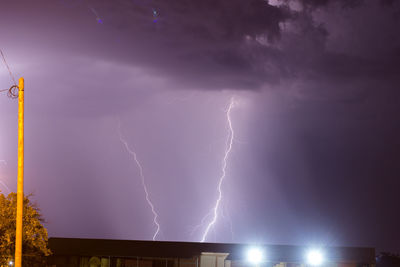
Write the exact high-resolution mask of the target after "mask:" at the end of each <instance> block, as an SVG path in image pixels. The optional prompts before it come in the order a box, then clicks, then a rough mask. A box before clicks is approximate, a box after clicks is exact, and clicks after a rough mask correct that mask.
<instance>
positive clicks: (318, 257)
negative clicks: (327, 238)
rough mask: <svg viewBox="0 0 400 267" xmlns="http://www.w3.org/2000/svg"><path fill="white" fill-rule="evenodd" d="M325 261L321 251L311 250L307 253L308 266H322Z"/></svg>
mask: <svg viewBox="0 0 400 267" xmlns="http://www.w3.org/2000/svg"><path fill="white" fill-rule="evenodd" d="M323 261H324V257H323V255H322V253H321V251H319V250H310V251H309V252H308V253H307V262H308V264H310V265H312V266H318V265H321V263H322V262H323Z"/></svg>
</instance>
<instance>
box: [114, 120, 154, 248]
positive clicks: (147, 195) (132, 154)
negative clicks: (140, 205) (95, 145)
mask: <svg viewBox="0 0 400 267" xmlns="http://www.w3.org/2000/svg"><path fill="white" fill-rule="evenodd" d="M118 135H119V140H120V141H121V143H122V144H123V145H124V146H125V149H126V151H127V152H128V153H129V154H130V155H131V156H132V157H133V160H134V161H135V163H136V165H137V167H138V169H139V175H140V179H141V182H142V186H143V190H144V193H145V195H146V201H147V203H148V204H149V206H150V209H151V212H152V213H153V223H154V224H155V226H156V230H155V232H154V234H153V241H154V240H156V237H157V235H158V234H159V232H160V224H159V222H158V220H157V219H158V214H157V212H156V210H155V207H154V204H153V202H152V201H151V198H150V194H149V190H148V188H147V185H146V181H145V180H146V179H145V176H144V173H143V167H142V165H141V164H140V161H139V159H138V157H137V154H136V152H135V151H134V149H132V148H131V147H130V146H129V144H128V142H127V141H126V140H125V139H124V138H123V136H122V133H121V122H120V121H119V120H118Z"/></svg>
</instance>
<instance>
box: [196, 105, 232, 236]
mask: <svg viewBox="0 0 400 267" xmlns="http://www.w3.org/2000/svg"><path fill="white" fill-rule="evenodd" d="M234 106H235V99H234V98H233V97H232V98H231V100H230V102H229V106H228V109H227V110H226V120H227V123H228V130H229V131H228V137H227V140H226V147H225V153H224V157H223V159H222V174H221V176H220V178H219V182H218V187H217V189H218V198H217V200H216V202H215V205H214V208H213V209H212V211H213V219H212V220H211V222H209V224H208V225H207V227H206V229H205V231H204V234H203V236H202V238H201V242H204V241H205V240H206V238H207V235H208V233H209V231H210V229H211V227H213V226H214V225H215V223H216V222H217V219H218V212H219V207H220V205H221V201H222V183H223V182H224V180H225V178H226V167H227V165H228V164H227V161H228V158H229V154H230V152H231V151H232V145H233V139H234V134H235V132H234V130H233V127H232V120H231V111H232V109H233V108H234Z"/></svg>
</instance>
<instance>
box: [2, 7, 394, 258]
mask: <svg viewBox="0 0 400 267" xmlns="http://www.w3.org/2000/svg"><path fill="white" fill-rule="evenodd" d="M399 28H400V3H399V2H397V1H388V0H386V1H384V0H382V1H378V0H365V1H361V0H351V1H348V0H346V1H345V0H336V1H334V0H332V1H328V0H323V1H322V0H319V1H318V0H293V1H292V0H287V1H284V0H274V1H272V0H270V1H269V3H268V1H264V0H229V1H228V0H212V1H210V0H202V1H186V0H170V1H162V0H114V1H111V0H109V1H108V0H97V1H94V0H51V1H50V0H39V1H28V0H25V1H19V0H3V1H2V3H1V7H0V38H1V39H0V40H1V43H0V48H1V49H2V50H3V52H4V53H5V55H6V58H7V61H8V63H9V65H10V67H11V70H12V71H13V73H14V75H15V76H16V77H20V76H23V77H24V78H25V84H26V93H25V106H26V115H25V120H26V121H25V122H26V126H25V135H26V139H25V149H26V150H25V151H26V152H25V153H26V154H25V162H26V165H25V192H26V193H34V199H35V200H36V202H37V203H38V205H39V206H40V208H41V210H42V212H43V214H44V217H45V218H46V220H47V223H46V226H47V228H48V231H49V236H64V237H95V238H117V239H151V238H152V235H153V232H154V225H153V223H152V213H151V211H150V210H149V207H148V205H147V203H146V200H145V195H144V191H143V188H142V186H141V181H140V176H139V172H138V168H137V166H136V165H135V162H134V161H133V159H132V157H131V156H130V155H129V154H128V153H127V151H126V150H125V147H124V145H123V144H122V143H121V142H120V140H119V136H118V120H119V121H120V122H121V132H122V134H123V136H124V138H125V139H126V140H127V142H128V143H129V145H130V146H132V147H133V148H134V149H135V152H136V153H137V156H138V159H139V160H140V162H141V164H142V166H143V171H144V175H145V177H146V182H147V186H148V189H149V193H150V196H151V198H152V200H153V202H154V204H155V207H156V209H157V211H158V213H159V222H160V224H161V234H160V235H159V236H158V239H159V240H190V241H199V240H200V239H201V235H202V233H203V231H204V228H205V224H204V225H203V226H202V227H198V228H196V225H198V224H199V223H200V222H201V220H202V218H203V217H204V216H205V215H206V214H207V213H208V212H209V210H210V209H211V208H212V206H213V204H214V203H215V200H216V198H217V184H218V179H219V177H220V176H221V167H222V162H221V161H222V158H223V155H224V149H225V141H226V138H227V134H228V129H227V121H226V114H225V112H226V108H227V106H228V105H229V101H230V99H231V97H234V98H235V100H236V101H237V105H236V106H235V108H234V109H233V110H232V114H231V115H232V125H233V128H234V130H235V140H234V143H233V149H232V152H231V154H230V156H229V158H228V167H227V176H226V179H225V181H224V183H223V186H222V190H223V201H222V209H221V213H220V217H219V220H218V222H217V224H216V226H215V227H214V228H213V230H212V231H211V232H210V234H209V236H208V238H207V241H210V242H214V241H216V242H262V243H271V244H299V245H345V246H372V247H377V248H378V250H389V251H397V252H400V242H399V240H400V229H399V225H400V216H399V215H398V211H399V209H400V207H399V203H400V194H399V188H400V182H399V177H400V162H399V161H400V139H399V138H400V119H399V114H400V105H399V104H400V103H399V102H400V91H399V89H400V88H399V85H400V35H399ZM11 84H12V82H11V80H10V77H9V75H8V72H7V70H6V68H5V67H4V64H2V65H0V85H1V86H0V89H3V88H8V87H9V86H10V85H11ZM0 160H5V163H4V162H0V181H1V182H2V183H5V184H6V185H7V186H8V187H9V188H10V189H11V190H12V191H15V190H16V162H17V101H16V100H11V99H9V98H7V96H6V94H4V93H2V94H1V95H0ZM2 183H0V189H1V190H2V191H3V192H5V193H8V189H7V188H6V187H5V186H4V185H3V184H2ZM222 211H223V212H222ZM208 221H209V220H208ZM231 229H232V232H233V233H231Z"/></svg>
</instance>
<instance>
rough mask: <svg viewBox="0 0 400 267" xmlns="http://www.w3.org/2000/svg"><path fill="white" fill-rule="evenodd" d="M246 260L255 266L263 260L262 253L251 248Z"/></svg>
mask: <svg viewBox="0 0 400 267" xmlns="http://www.w3.org/2000/svg"><path fill="white" fill-rule="evenodd" d="M247 260H248V261H250V262H251V263H254V264H257V263H260V262H261V261H262V260H263V253H262V251H261V250H260V249H259V248H251V249H249V251H248V252H247Z"/></svg>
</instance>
